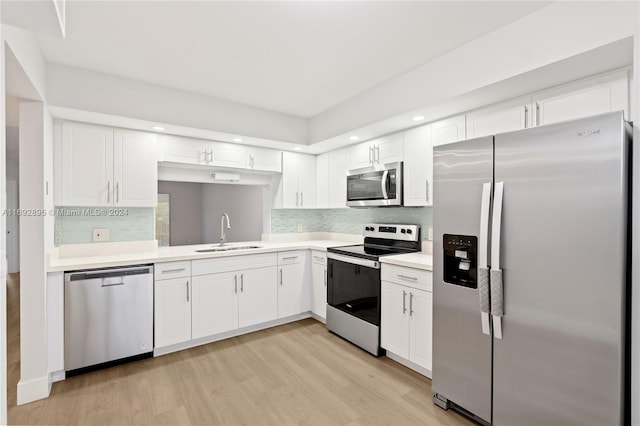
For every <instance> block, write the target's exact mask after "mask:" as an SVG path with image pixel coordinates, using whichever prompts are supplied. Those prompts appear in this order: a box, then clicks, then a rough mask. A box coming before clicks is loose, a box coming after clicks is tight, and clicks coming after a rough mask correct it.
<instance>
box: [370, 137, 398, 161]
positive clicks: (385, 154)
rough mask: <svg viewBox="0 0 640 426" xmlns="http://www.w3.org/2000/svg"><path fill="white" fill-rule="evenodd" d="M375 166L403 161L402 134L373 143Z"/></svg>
mask: <svg viewBox="0 0 640 426" xmlns="http://www.w3.org/2000/svg"><path fill="white" fill-rule="evenodd" d="M373 144H374V160H375V161H374V162H375V164H387V163H395V162H397V161H402V160H403V159H404V134H403V133H402V132H400V133H394V134H393V135H389V136H385V137H383V138H379V139H376V140H375V141H373Z"/></svg>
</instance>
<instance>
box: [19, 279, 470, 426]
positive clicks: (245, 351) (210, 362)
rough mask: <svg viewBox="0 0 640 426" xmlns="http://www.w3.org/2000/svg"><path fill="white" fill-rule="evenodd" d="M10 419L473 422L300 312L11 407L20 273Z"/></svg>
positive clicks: (80, 379)
mask: <svg viewBox="0 0 640 426" xmlns="http://www.w3.org/2000/svg"><path fill="white" fill-rule="evenodd" d="M7 299H8V307H7V310H8V328H9V329H8V342H7V344H8V364H9V366H8V384H9V389H8V398H9V409H8V416H9V423H10V424H29V425H36V424H58V425H62V424H65V425H67V424H68V425H71V424H75V425H97V424H113V425H125V424H150V425H164V424H167V425H191V424H194V425H195V424H207V425H214V424H221V425H312V424H318V425H440V424H442V425H452V424H456V425H459V424H465V425H466V424H473V423H471V422H470V421H468V420H466V419H465V418H463V417H461V416H459V415H458V414H456V413H453V412H451V411H447V412H445V411H443V410H441V409H439V408H437V407H435V406H434V405H433V404H432V402H431V393H432V392H431V381H430V380H429V379H427V378H425V377H423V376H421V375H419V374H417V373H415V372H413V371H411V370H409V369H407V368H405V367H403V366H401V365H399V364H397V363H395V362H394V361H391V360H390V359H388V358H385V357H383V358H375V357H372V356H370V355H369V354H367V353H366V352H364V351H362V350H360V349H358V348H357V347H355V346H353V345H351V344H350V343H348V342H346V341H344V340H342V339H340V338H339V337H337V336H335V335H333V334H331V333H329V332H328V331H327V330H326V329H325V327H324V325H323V324H321V323H319V322H317V321H315V320H313V319H307V320H303V321H298V322H295V323H291V324H287V325H283V326H280V327H275V328H272V329H268V330H263V331H259V332H255V333H251V334H248V335H244V336H240V337H235V338H232V339H227V340H224V341H221V342H216V343H211V344H208V345H204V346H200V347H197V348H193V349H189V350H185V351H182V352H177V353H173V354H169V355H164V356H161V357H158V358H152V359H146V360H143V361H138V362H134V363H130V364H125V365H121V366H117V367H112V368H109V369H105V370H101V371H96V372H93V373H89V374H84V375H80V376H76V377H72V378H69V379H67V380H65V381H62V382H58V383H55V384H54V385H53V388H52V390H51V396H50V397H49V398H48V399H44V400H41V401H36V402H33V403H30V404H26V405H22V406H19V407H18V406H16V384H17V382H18V380H19V376H20V367H19V362H20V352H19V351H20V348H19V340H20V327H19V320H20V319H19V275H16V274H12V275H10V276H9V278H8V280H7Z"/></svg>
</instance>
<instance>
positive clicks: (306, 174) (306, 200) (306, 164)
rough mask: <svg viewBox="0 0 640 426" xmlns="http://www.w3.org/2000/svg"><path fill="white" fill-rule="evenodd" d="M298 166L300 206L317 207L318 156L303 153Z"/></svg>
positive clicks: (304, 207)
mask: <svg viewBox="0 0 640 426" xmlns="http://www.w3.org/2000/svg"><path fill="white" fill-rule="evenodd" d="M300 157H301V158H300V159H299V167H298V187H299V190H300V207H301V208H303V209H309V208H314V207H316V157H315V156H314V155H306V154H301V155H300Z"/></svg>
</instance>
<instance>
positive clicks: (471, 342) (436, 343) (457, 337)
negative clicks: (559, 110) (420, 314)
mask: <svg viewBox="0 0 640 426" xmlns="http://www.w3.org/2000/svg"><path fill="white" fill-rule="evenodd" d="M629 135H630V127H629V125H628V123H626V122H625V121H624V119H623V116H622V113H621V112H617V113H611V114H606V115H601V116H596V117H591V118H588V119H582V120H576V121H572V122H566V123H559V124H554V125H549V126H542V127H537V128H532V129H527V130H522V131H517V132H512V133H505V134H500V135H495V136H489V137H483V138H478V139H473V140H468V141H463V142H458V143H454V144H450V145H444V146H438V147H435V148H434V203H433V205H434V217H433V221H434V241H433V247H434V268H433V272H434V274H433V278H434V280H433V282H434V288H433V305H434V306H433V390H434V392H435V395H434V399H433V400H434V402H435V403H436V404H438V405H440V406H441V407H443V408H456V409H458V410H460V411H463V412H465V413H466V414H467V415H470V416H472V417H475V419H476V420H479V421H480V422H482V423H492V424H495V425H536V426H538V425H569V424H594V425H596V424H597V425H615V424H622V423H625V422H627V421H628V417H626V416H627V415H628V414H627V413H628V405H629V403H628V399H627V398H628V391H627V390H626V388H627V382H626V379H625V376H628V375H629V371H627V372H626V373H625V369H626V367H625V362H626V360H627V356H626V355H625V353H626V350H627V346H628V345H626V344H625V341H628V339H627V338H626V337H625V336H626V333H627V331H628V327H627V323H628V320H627V311H628V309H626V304H627V302H626V301H627V299H629V298H628V297H627V292H628V288H629V249H628V247H629V246H628V229H630V224H629V222H630V214H629V213H630V212H629V208H630V207H629V203H630V201H629V195H628V182H629V177H628V174H629V173H628V170H629V167H628V158H629V145H630V144H629V140H630V139H629ZM627 370H628V369H627Z"/></svg>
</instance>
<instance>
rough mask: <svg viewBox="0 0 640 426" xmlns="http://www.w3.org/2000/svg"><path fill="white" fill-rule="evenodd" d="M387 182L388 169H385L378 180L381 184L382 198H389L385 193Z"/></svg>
mask: <svg viewBox="0 0 640 426" xmlns="http://www.w3.org/2000/svg"><path fill="white" fill-rule="evenodd" d="M387 183H389V170H385V171H384V173H382V180H381V182H380V185H381V186H382V198H383V199H384V200H386V199H388V198H389V196H388V195H387Z"/></svg>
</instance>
